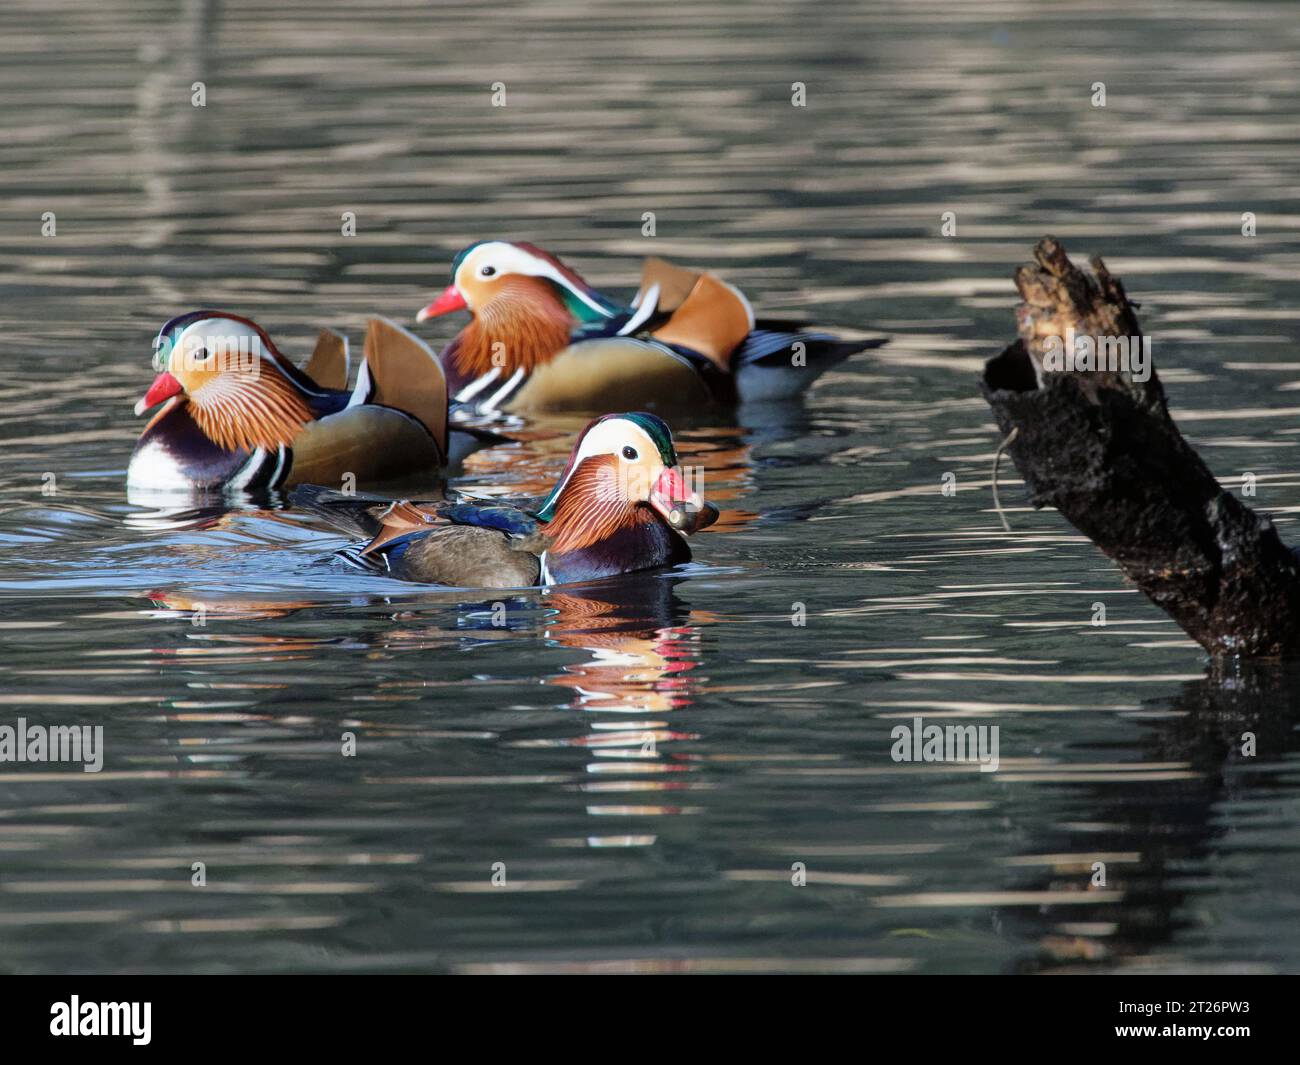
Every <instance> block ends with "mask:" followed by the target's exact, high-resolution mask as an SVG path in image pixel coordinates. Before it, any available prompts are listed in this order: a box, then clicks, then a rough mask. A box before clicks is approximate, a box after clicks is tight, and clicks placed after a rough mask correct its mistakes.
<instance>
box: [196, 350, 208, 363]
mask: <svg viewBox="0 0 1300 1065" xmlns="http://www.w3.org/2000/svg"><path fill="white" fill-rule="evenodd" d="M211 356H212V352H210V351H209V350H208V349H207V348H196V349H195V351H194V361H195V362H207V361H208V359H209V358H211Z"/></svg>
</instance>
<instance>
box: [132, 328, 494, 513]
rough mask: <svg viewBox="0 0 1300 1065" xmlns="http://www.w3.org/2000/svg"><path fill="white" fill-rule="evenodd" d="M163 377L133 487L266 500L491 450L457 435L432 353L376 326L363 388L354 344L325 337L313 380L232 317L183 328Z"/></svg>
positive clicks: (480, 436)
mask: <svg viewBox="0 0 1300 1065" xmlns="http://www.w3.org/2000/svg"><path fill="white" fill-rule="evenodd" d="M155 347H156V349H157V351H158V356H157V362H158V365H160V366H162V372H161V373H159V374H158V376H157V378H156V379H155V380H154V382H153V384H152V385H151V386H150V388H149V391H148V392H146V393H145V395H144V398H143V399H141V400H140V402H139V403H137V404H136V408H135V412H136V414H137V415H141V414H144V413H145V412H146V411H148V410H150V409H151V408H153V407H156V406H158V405H159V404H162V405H163V406H162V409H161V410H159V411H158V413H157V414H155V415H154V417H153V418H152V419H151V420H150V421H149V423H148V425H146V426H145V429H144V432H142V433H141V434H140V439H139V440H138V441H137V442H136V445H135V451H134V452H133V453H132V455H131V463H130V466H129V468H128V470H127V486H128V488H132V489H145V490H178V489H180V490H187V491H191V492H193V491H200V492H205V491H221V492H233V491H239V492H248V493H257V492H263V491H268V490H272V489H277V488H280V487H282V486H284V485H288V484H295V483H301V482H305V481H314V482H317V483H329V482H338V481H339V480H340V479H342V478H344V477H345V476H347V475H348V474H351V475H352V476H353V477H354V478H355V479H356V480H357V481H374V480H384V479H391V478H394V477H398V476H401V475H404V474H408V473H413V472H417V471H421V470H436V469H438V468H439V467H441V466H443V465H445V464H447V463H448V462H449V461H456V460H458V459H459V458H461V457H463V455H464V454H465V453H468V451H470V450H473V448H474V447H475V446H478V445H479V444H481V443H482V442H492V441H495V440H499V439H500V438H499V437H495V436H494V434H490V433H484V432H483V431H481V430H473V429H463V428H457V429H454V430H452V429H449V426H448V418H447V386H446V380H445V377H444V375H443V373H442V368H441V365H440V364H439V362H438V359H437V357H436V356H435V355H434V354H433V352H432V351H430V350H429V348H428V347H427V346H426V345H425V344H424V342H423V341H421V340H419V339H418V338H417V337H415V336H413V335H411V334H410V333H408V332H407V331H406V330H404V329H402V328H401V327H400V326H398V325H394V324H393V323H392V322H388V321H385V320H384V319H379V318H376V319H372V320H371V321H370V323H369V328H368V329H367V332H366V340H365V353H364V360H363V362H362V365H361V368H360V371H359V372H358V375H357V381H356V384H355V386H354V387H353V388H352V389H350V390H349V389H347V388H346V384H347V377H348V367H347V363H348V353H347V341H346V340H345V339H344V338H343V337H341V336H339V335H338V334H335V333H332V332H330V331H329V330H326V331H324V332H322V333H321V336H320V339H319V341H318V342H317V344H316V349H315V351H314V352H313V354H312V356H311V358H310V360H309V361H308V363H307V365H306V367H305V369H301V370H300V369H298V367H296V366H295V365H294V364H293V363H292V362H290V361H289V360H288V359H287V358H285V356H283V355H282V354H280V352H279V350H278V349H277V348H276V346H275V344H274V343H273V342H272V341H271V338H270V337H269V336H268V335H267V334H266V331H265V330H263V329H262V328H261V326H259V325H257V324H256V323H255V322H253V321H251V320H250V319H248V318H243V317H241V316H239V315H235V314H228V313H226V312H223V311H193V312H191V313H189V314H184V315H181V316H179V317H177V318H173V319H172V320H171V321H169V322H168V323H167V324H166V325H164V326H163V328H162V330H161V332H160V333H159V334H158V337H157V339H156V340H155Z"/></svg>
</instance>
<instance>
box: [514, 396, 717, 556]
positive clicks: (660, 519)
mask: <svg viewBox="0 0 1300 1065" xmlns="http://www.w3.org/2000/svg"><path fill="white" fill-rule="evenodd" d="M537 516H538V518H540V519H541V520H542V521H543V522H545V523H546V535H547V536H548V537H549V538H550V541H551V546H550V549H549V554H550V555H551V556H559V555H564V554H566V553H570V552H576V551H582V550H584V549H588V548H591V547H593V546H594V545H597V544H600V543H602V542H608V541H611V540H612V539H614V538H616V537H618V536H619V535H620V534H629V533H634V532H635V531H636V530H638V529H646V528H647V527H649V526H660V527H662V525H667V526H668V528H669V529H671V530H672V531H673V532H674V533H677V534H681V535H690V534H691V533H694V532H698V531H699V530H701V529H705V528H707V527H708V526H710V525H712V524H713V523H714V522H715V521H717V519H718V511H717V508H716V507H713V506H712V505H710V504H708V503H706V502H704V500H703V499H702V498H701V496H700V495H699V493H698V492H696V491H694V490H693V489H692V488H691V487H690V486H689V485H688V484H687V480H686V476H685V474H684V473H683V471H682V467H681V465H680V464H679V463H678V461H677V453H676V451H675V450H674V448H673V438H672V433H671V432H670V430H669V428H668V426H667V425H666V424H665V423H664V422H663V420H662V419H660V418H657V417H655V415H653V414H645V413H642V412H636V413H631V414H606V415H605V416H604V417H602V418H597V419H596V420H595V421H594V422H592V423H591V424H590V425H588V426H587V428H586V429H584V430H583V432H582V435H581V436H579V438H578V441H577V443H576V444H575V445H574V448H573V453H572V454H571V455H570V456H569V464H568V466H567V467H566V468H565V471H564V473H563V475H562V476H561V477H560V481H559V483H558V484H557V485H556V486H555V489H554V490H553V491H552V492H551V494H550V495H549V496H548V497H547V499H546V501H545V502H544V503H543V504H542V506H541V507H540V509H539V510H538V511H537ZM625 538H626V539H628V540H629V542H630V541H631V540H633V539H635V537H632V536H625ZM659 539H660V540H663V537H662V536H660V537H659ZM669 539H674V537H671V536H670V537H669ZM629 561H637V560H629ZM648 564H656V563H655V562H653V561H650V562H649V563H648ZM628 568H629V569H631V568H639V567H636V566H629V567H628Z"/></svg>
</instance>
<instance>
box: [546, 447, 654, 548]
mask: <svg viewBox="0 0 1300 1065" xmlns="http://www.w3.org/2000/svg"><path fill="white" fill-rule="evenodd" d="M654 520H655V519H654V515H653V514H652V513H651V512H650V510H649V508H648V507H642V506H639V505H638V504H637V503H636V502H634V501H632V500H631V499H629V498H628V497H627V493H626V492H625V491H624V487H623V484H622V478H621V477H620V476H619V471H618V462H617V460H616V459H614V458H612V457H610V456H600V457H597V458H589V459H585V460H584V461H583V462H582V464H581V465H580V466H579V467H578V468H577V469H576V470H575V471H574V472H573V476H572V477H570V478H569V483H568V484H567V485H565V487H564V491H563V492H562V493H561V494H560V498H559V499H558V500H557V501H556V506H555V516H554V517H553V518H551V520H550V521H548V522H547V523H546V535H547V536H548V537H550V539H551V546H550V551H551V552H552V553H553V554H557V555H562V554H564V553H565V552H567V551H577V550H581V549H582V548H584V547H590V546H591V545H592V544H596V543H599V542H600V541H601V540H604V539H607V538H608V537H610V536H612V535H613V534H614V533H616V532H618V531H619V530H620V529H625V528H631V527H632V526H635V525H640V524H641V523H643V522H647V521H654Z"/></svg>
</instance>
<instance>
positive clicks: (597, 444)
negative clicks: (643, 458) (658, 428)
mask: <svg viewBox="0 0 1300 1065" xmlns="http://www.w3.org/2000/svg"><path fill="white" fill-rule="evenodd" d="M625 446H632V447H635V448H636V450H637V451H638V452H639V453H640V454H641V455H656V456H657V455H658V454H659V449H658V447H657V445H656V444H655V442H654V441H653V440H651V439H650V436H649V434H648V433H647V432H646V431H645V430H644V429H642V428H641V426H639V425H637V424H636V423H635V422H630V421H628V420H627V419H626V418H610V419H609V420H608V421H604V422H601V423H600V424H599V425H597V426H596V427H595V428H594V429H592V430H591V432H589V433H588V434H587V435H586V436H585V437H584V438H583V441H582V446H581V447H580V448H579V449H578V453H577V454H576V455H575V456H574V457H573V465H572V467H570V469H569V472H568V474H567V476H566V477H565V478H564V480H563V481H561V482H560V485H559V487H558V488H557V489H556V490H555V493H554V496H555V497H558V496H559V494H560V493H561V492H562V491H564V486H565V485H567V484H568V483H569V478H570V477H572V476H573V474H574V471H575V470H577V468H578V467H579V466H581V465H582V461H583V459H589V458H592V457H593V456H595V455H619V454H621V453H622V450H623V448H624V447H625Z"/></svg>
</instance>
